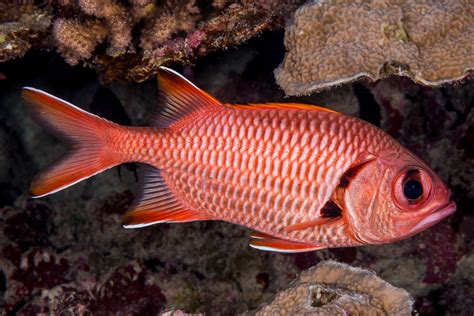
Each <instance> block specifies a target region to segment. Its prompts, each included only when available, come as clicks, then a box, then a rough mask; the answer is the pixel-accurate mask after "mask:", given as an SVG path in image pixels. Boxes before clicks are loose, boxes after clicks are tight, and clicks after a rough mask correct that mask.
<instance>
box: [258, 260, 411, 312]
mask: <svg viewBox="0 0 474 316" xmlns="http://www.w3.org/2000/svg"><path fill="white" fill-rule="evenodd" d="M413 303H414V301H413V298H412V297H411V296H410V294H409V293H408V292H407V291H405V290H403V289H400V288H396V287H394V286H392V285H390V284H389V283H387V282H385V281H384V280H382V279H381V278H379V277H378V276H376V274H375V273H374V272H372V271H368V270H364V269H360V268H353V267H351V266H349V265H346V264H343V263H338V262H335V261H323V262H321V263H319V264H318V265H317V266H315V267H313V268H310V269H309V270H307V271H304V272H303V273H302V274H301V275H300V277H299V278H298V279H297V280H296V281H295V283H294V284H293V286H292V287H290V288H289V289H286V290H284V291H282V292H280V293H278V294H277V295H276V297H275V299H274V300H273V302H272V303H270V304H268V305H266V306H264V307H262V308H261V309H260V310H259V311H258V312H257V313H256V315H261V316H264V315H294V314H304V315H348V314H350V315H379V314H380V315H411V311H412V307H413Z"/></svg>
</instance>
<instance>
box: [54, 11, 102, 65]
mask: <svg viewBox="0 0 474 316" xmlns="http://www.w3.org/2000/svg"><path fill="white" fill-rule="evenodd" d="M53 34H54V37H55V39H56V41H57V43H58V51H59V52H60V53H61V55H62V56H63V57H64V59H65V60H66V62H68V63H69V64H71V65H75V64H77V63H78V61H79V60H83V59H88V58H90V57H91V56H92V51H93V50H94V49H95V47H96V46H97V44H99V43H100V42H102V41H103V40H104V39H105V37H106V35H107V30H106V29H105V28H104V27H103V25H102V24H101V23H100V22H99V21H97V20H87V21H85V22H80V21H78V20H76V19H57V20H56V22H55V23H54V29H53ZM71 34H76V36H71Z"/></svg>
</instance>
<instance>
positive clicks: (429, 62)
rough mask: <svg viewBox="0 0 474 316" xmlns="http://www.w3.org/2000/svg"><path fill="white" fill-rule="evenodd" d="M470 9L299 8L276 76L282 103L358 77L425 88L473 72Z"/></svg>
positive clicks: (426, 5)
mask: <svg viewBox="0 0 474 316" xmlns="http://www.w3.org/2000/svg"><path fill="white" fill-rule="evenodd" d="M473 16H474V4H473V3H472V1H465V0H456V1H448V2H439V1H434V0H425V1H415V2H414V1H407V0H403V1H399V0H388V1H377V0H370V1H364V2H357V3H354V2H353V1H334V0H321V1H316V2H311V3H309V4H307V5H304V6H302V7H301V8H299V9H298V10H297V11H296V13H295V15H294V20H293V21H292V23H291V24H289V25H288V26H287V28H286V32H285V46H286V48H287V51H288V52H287V54H286V56H285V58H284V60H283V62H282V64H281V65H280V66H279V67H278V68H277V69H276V70H275V78H276V80H277V83H278V84H279V85H280V86H281V87H282V88H283V90H284V91H285V93H286V94H287V95H304V94H310V93H311V92H314V91H319V90H322V89H325V88H328V87H332V86H335V85H340V84H342V83H345V82H350V81H353V80H356V79H358V78H361V77H366V78H369V79H371V80H377V79H380V78H383V77H386V76H388V75H392V74H396V75H402V76H408V77H410V78H412V79H413V80H414V81H416V82H419V83H422V84H424V85H428V86H437V85H440V84H442V83H445V82H451V81H454V80H459V79H462V78H464V77H466V76H467V75H468V74H469V73H470V71H472V70H473V69H474V54H473V53H472V52H473V51H474V24H473V20H472V17H473Z"/></svg>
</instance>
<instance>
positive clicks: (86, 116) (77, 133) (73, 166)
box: [22, 88, 120, 198]
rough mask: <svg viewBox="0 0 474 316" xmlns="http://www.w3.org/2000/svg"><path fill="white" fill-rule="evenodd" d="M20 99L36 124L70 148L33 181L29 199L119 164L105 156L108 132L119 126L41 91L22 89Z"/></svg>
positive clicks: (112, 158) (58, 189) (62, 187)
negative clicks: (63, 140)
mask: <svg viewBox="0 0 474 316" xmlns="http://www.w3.org/2000/svg"><path fill="white" fill-rule="evenodd" d="M22 97H23V100H24V101H25V102H26V104H27V106H28V109H29V110H30V112H31V113H32V115H33V117H34V118H35V120H36V121H37V122H39V123H40V124H41V125H42V126H43V127H45V128H47V129H48V130H50V131H51V132H53V133H54V134H56V135H58V136H59V137H61V138H63V139H65V140H66V141H68V142H69V143H70V144H71V145H72V149H71V150H70V151H69V152H68V153H67V154H66V155H65V156H64V157H62V159H60V160H59V161H57V162H55V163H53V164H52V165H51V166H49V167H48V168H46V169H45V170H44V171H42V172H40V173H39V174H38V175H37V176H36V177H35V178H34V179H33V181H32V183H31V188H30V193H31V195H32V197H35V198H38V197H42V196H45V195H48V194H51V193H54V192H57V191H60V190H62V189H65V188H67V187H69V186H71V185H73V184H75V183H78V182H79V181H82V180H84V179H87V178H89V177H92V176H93V175H95V174H98V173H100V172H102V171H104V170H106V169H109V168H111V167H113V166H115V165H117V164H119V163H120V162H119V161H117V159H116V158H115V157H113V155H111V154H110V153H109V152H110V151H109V147H108V141H107V135H108V134H109V133H108V131H110V130H111V129H113V128H118V127H119V125H117V124H114V123H112V122H109V121H107V120H105V119H102V118H100V117H98V116H95V115H93V114H90V113H88V112H86V111H84V110H82V109H80V108H78V107H76V106H74V105H72V104H71V103H69V102H66V101H64V100H61V99H59V98H56V97H54V96H52V95H50V94H48V93H46V92H44V91H41V90H37V89H34V88H23V90H22Z"/></svg>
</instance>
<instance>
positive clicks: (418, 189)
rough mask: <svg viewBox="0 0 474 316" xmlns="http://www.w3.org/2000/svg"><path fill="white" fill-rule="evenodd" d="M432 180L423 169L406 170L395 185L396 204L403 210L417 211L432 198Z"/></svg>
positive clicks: (397, 178) (396, 180) (398, 177)
mask: <svg viewBox="0 0 474 316" xmlns="http://www.w3.org/2000/svg"><path fill="white" fill-rule="evenodd" d="M431 187H432V180H431V176H430V175H429V173H428V172H427V171H425V170H423V169H421V168H414V167H413V168H408V169H404V170H403V171H402V172H400V174H399V175H398V176H397V177H396V179H395V182H394V185H393V195H394V197H395V202H396V203H397V204H398V206H399V207H400V208H401V209H403V210H416V209H418V208H419V207H420V206H421V205H422V204H424V203H425V202H426V201H427V200H428V199H429V197H430V196H431Z"/></svg>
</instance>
